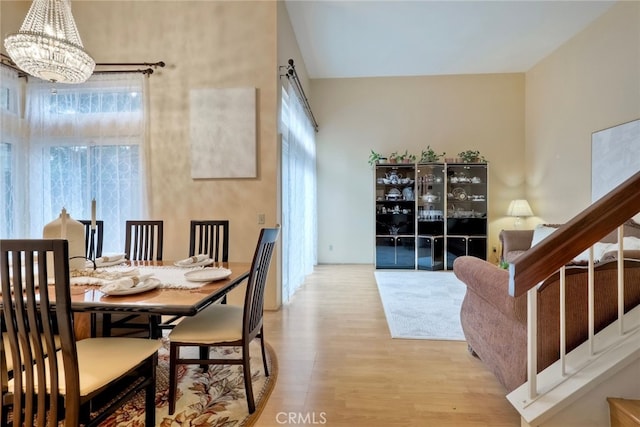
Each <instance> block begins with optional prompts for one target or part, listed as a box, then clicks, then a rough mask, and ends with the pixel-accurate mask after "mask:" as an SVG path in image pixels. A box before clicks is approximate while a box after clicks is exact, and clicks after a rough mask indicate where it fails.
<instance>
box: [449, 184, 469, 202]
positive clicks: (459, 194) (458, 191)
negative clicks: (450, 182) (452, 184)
mask: <svg viewBox="0 0 640 427" xmlns="http://www.w3.org/2000/svg"><path fill="white" fill-rule="evenodd" d="M451 194H453V198H454V199H456V200H467V192H466V191H464V188H460V187H456V188H454V189H453V191H452V192H451Z"/></svg>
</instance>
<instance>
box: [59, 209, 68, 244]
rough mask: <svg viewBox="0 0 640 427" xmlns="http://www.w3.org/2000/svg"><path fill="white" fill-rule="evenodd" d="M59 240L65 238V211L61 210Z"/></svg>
mask: <svg viewBox="0 0 640 427" xmlns="http://www.w3.org/2000/svg"><path fill="white" fill-rule="evenodd" d="M60 238H61V239H66V238H67V210H66V209H65V208H62V213H60Z"/></svg>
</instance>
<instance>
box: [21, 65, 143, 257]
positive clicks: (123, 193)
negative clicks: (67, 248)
mask: <svg viewBox="0 0 640 427" xmlns="http://www.w3.org/2000/svg"><path fill="white" fill-rule="evenodd" d="M146 88H147V78H146V77H145V76H144V75H142V74H107V75H95V76H93V77H91V78H90V79H89V80H88V81H87V82H86V83H83V84H79V85H61V84H52V83H48V82H44V81H37V82H31V81H30V82H29V84H28V88H27V108H26V119H27V122H28V124H29V131H30V137H29V143H30V147H29V162H30V163H29V205H30V209H29V212H30V218H29V223H30V224H31V230H30V233H31V235H33V236H39V235H42V228H43V226H44V225H45V224H46V223H48V222H49V221H51V220H53V219H54V218H56V217H58V215H59V213H60V210H61V209H62V208H63V207H64V208H66V210H67V212H68V213H69V214H70V215H71V217H73V218H75V219H90V217H91V200H92V199H96V204H97V218H98V219H101V220H104V222H105V236H104V251H105V252H121V251H122V248H123V240H124V221H125V220H126V219H141V218H144V217H145V213H146V206H147V202H146V197H147V195H146V178H145V167H144V165H145V150H146V145H147V144H146V141H147V119H146V110H147V108H146V105H147V100H146V98H147V90H146Z"/></svg>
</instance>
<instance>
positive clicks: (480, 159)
mask: <svg viewBox="0 0 640 427" xmlns="http://www.w3.org/2000/svg"><path fill="white" fill-rule="evenodd" d="M458 157H459V158H460V160H462V162H463V163H486V162H487V160H486V159H485V158H484V156H481V155H480V151H477V150H466V151H461V152H460V153H458Z"/></svg>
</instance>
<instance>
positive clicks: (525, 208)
mask: <svg viewBox="0 0 640 427" xmlns="http://www.w3.org/2000/svg"><path fill="white" fill-rule="evenodd" d="M507 215H509V216H513V217H515V218H516V219H515V222H514V226H515V228H518V227H520V224H522V217H528V216H533V212H532V211H531V206H529V202H527V201H526V200H524V199H518V200H512V201H511V203H509V209H507Z"/></svg>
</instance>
